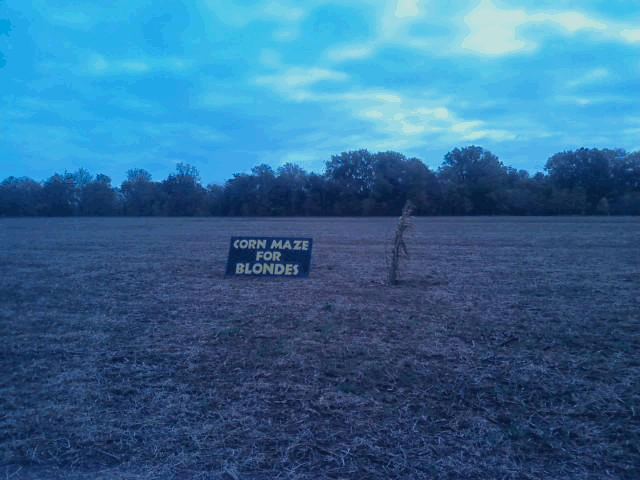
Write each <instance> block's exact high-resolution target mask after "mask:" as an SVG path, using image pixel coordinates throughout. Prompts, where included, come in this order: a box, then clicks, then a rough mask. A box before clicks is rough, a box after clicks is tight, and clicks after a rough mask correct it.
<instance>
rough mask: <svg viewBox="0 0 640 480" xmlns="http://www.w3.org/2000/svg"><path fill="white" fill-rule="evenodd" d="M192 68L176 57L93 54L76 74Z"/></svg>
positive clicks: (126, 72) (188, 63)
mask: <svg viewBox="0 0 640 480" xmlns="http://www.w3.org/2000/svg"><path fill="white" fill-rule="evenodd" d="M48 66H51V65H48ZM190 67H191V62H190V61H188V60H182V59H180V58H175V57H169V58H134V59H107V58H105V57H104V56H103V55H100V54H98V53H92V54H90V55H89V58H88V59H87V61H86V63H85V65H84V66H82V67H80V68H75V69H74V70H75V71H76V73H79V74H88V75H121V74H134V75H140V74H144V73H147V72H151V71H154V70H164V71H170V72H173V73H179V72H183V71H186V70H188V69H189V68H190Z"/></svg>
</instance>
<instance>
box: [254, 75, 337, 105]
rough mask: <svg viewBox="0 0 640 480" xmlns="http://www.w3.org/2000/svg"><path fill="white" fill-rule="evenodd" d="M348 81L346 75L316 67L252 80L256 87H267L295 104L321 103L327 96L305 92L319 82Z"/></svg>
mask: <svg viewBox="0 0 640 480" xmlns="http://www.w3.org/2000/svg"><path fill="white" fill-rule="evenodd" d="M348 79H349V76H348V75H347V74H346V73H343V72H339V71H336V70H330V69H326V68H318V67H289V68H287V69H285V70H284V71H283V72H281V73H277V74H273V75H260V76H258V77H256V78H254V80H253V83H254V84H255V85H258V86H267V87H270V88H271V89H273V90H275V91H276V92H278V93H279V94H281V95H283V96H284V97H286V98H288V99H289V100H293V101H296V102H303V101H321V100H322V99H323V98H324V99H327V98H328V97H329V96H327V95H324V94H315V93H313V92H311V91H308V90H305V89H304V87H311V86H313V85H315V84H317V83H319V82H344V81H346V80H348Z"/></svg>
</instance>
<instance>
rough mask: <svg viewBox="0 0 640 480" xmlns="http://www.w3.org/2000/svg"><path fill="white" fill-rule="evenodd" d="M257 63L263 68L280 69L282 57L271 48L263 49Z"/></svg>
mask: <svg viewBox="0 0 640 480" xmlns="http://www.w3.org/2000/svg"><path fill="white" fill-rule="evenodd" d="M259 61H260V64H261V65H262V66H263V67H267V68H275V69H278V68H281V67H282V56H281V55H280V53H279V52H278V51H277V50H274V49H273V48H263V49H262V50H261V51H260V60H259Z"/></svg>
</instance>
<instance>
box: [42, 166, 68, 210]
mask: <svg viewBox="0 0 640 480" xmlns="http://www.w3.org/2000/svg"><path fill="white" fill-rule="evenodd" d="M75 193H76V192H75V182H74V179H73V177H72V175H71V174H68V173H65V175H64V176H62V175H60V174H58V173H54V174H53V175H52V176H51V177H49V179H48V180H47V181H46V182H45V183H44V185H43V187H42V190H41V191H40V202H39V204H38V213H39V215H44V216H46V217H67V216H71V215H73V214H74V207H75V205H74V202H75Z"/></svg>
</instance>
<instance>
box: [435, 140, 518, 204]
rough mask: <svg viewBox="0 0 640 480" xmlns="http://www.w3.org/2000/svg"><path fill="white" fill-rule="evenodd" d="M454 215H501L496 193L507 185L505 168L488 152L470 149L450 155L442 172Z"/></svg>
mask: <svg viewBox="0 0 640 480" xmlns="http://www.w3.org/2000/svg"><path fill="white" fill-rule="evenodd" d="M439 176H440V178H441V179H442V181H443V183H444V187H445V194H446V195H447V199H446V200H447V201H448V203H449V205H450V206H451V207H452V210H453V211H451V213H454V214H460V213H462V214H474V215H492V214H495V213H498V202H497V192H498V191H499V190H500V189H501V188H502V186H503V185H504V183H505V182H506V176H507V172H506V168H505V166H504V165H503V164H502V162H500V161H499V160H498V157H496V156H495V155H493V154H492V153H491V152H489V151H488V150H484V149H483V148H481V147H476V146H470V147H465V148H463V149H462V150H460V149H458V148H456V149H454V150H453V151H451V152H449V153H447V154H446V155H445V157H444V162H443V163H442V166H441V167H440V170H439Z"/></svg>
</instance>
